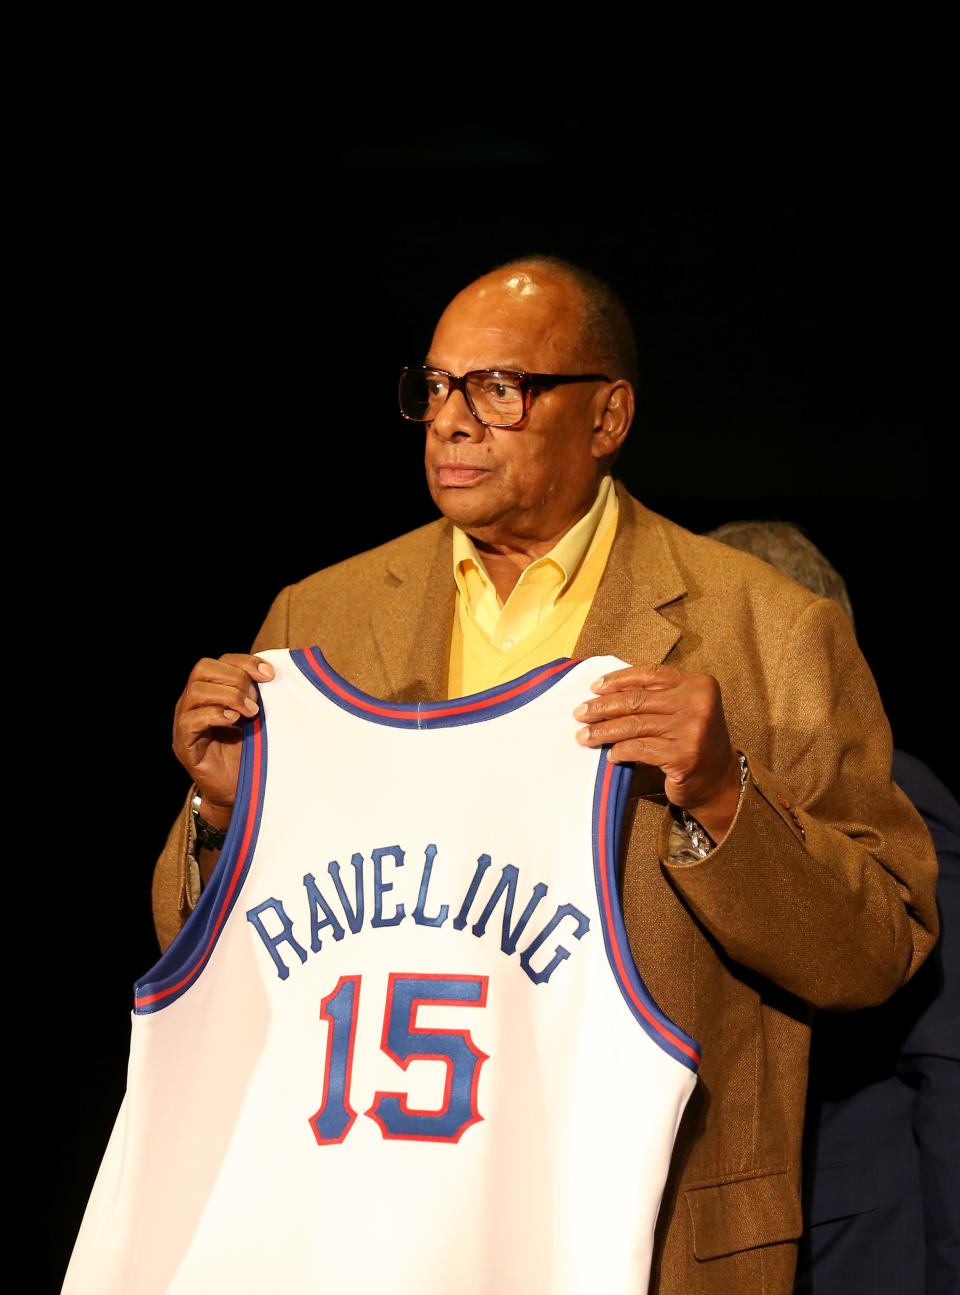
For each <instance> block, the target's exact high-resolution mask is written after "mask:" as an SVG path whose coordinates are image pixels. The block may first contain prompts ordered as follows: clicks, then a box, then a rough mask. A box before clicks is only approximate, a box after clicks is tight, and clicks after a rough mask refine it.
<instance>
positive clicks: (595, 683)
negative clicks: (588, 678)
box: [590, 674, 607, 692]
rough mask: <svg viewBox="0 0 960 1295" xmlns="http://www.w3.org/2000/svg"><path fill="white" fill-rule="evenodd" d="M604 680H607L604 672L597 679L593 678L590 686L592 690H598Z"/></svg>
mask: <svg viewBox="0 0 960 1295" xmlns="http://www.w3.org/2000/svg"><path fill="white" fill-rule="evenodd" d="M606 682H607V676H606V675H605V674H602V675H601V676H600V678H599V679H594V681H593V683H592V684H591V685H590V687H591V688H592V689H593V691H594V692H599V691H600V689H601V688H602V687H603V685H604V684H605V683H606Z"/></svg>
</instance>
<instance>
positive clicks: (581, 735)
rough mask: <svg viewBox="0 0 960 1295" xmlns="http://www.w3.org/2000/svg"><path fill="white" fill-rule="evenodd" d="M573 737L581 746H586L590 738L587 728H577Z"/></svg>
mask: <svg viewBox="0 0 960 1295" xmlns="http://www.w3.org/2000/svg"><path fill="white" fill-rule="evenodd" d="M574 736H575V737H576V739H577V741H578V742H579V743H580V745H581V746H586V744H587V742H588V740H589V738H590V730H589V728H578V729H577V731H576V733H575V734H574Z"/></svg>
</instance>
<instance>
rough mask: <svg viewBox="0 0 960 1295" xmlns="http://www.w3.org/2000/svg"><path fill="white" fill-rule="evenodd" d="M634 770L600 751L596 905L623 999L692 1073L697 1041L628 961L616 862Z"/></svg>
mask: <svg viewBox="0 0 960 1295" xmlns="http://www.w3.org/2000/svg"><path fill="white" fill-rule="evenodd" d="M632 774H633V770H632V769H631V768H630V767H629V766H627V765H620V764H613V763H612V762H611V761H610V760H608V759H607V748H606V747H604V748H603V749H602V750H601V752H600V767H599V769H598V770H597V780H596V785H595V787H594V795H593V863H594V876H595V880H596V886H597V901H598V903H599V906H600V925H601V926H602V928H603V943H604V947H605V949H606V951H607V961H608V962H609V963H610V970H611V971H612V972H613V975H614V979H615V980H616V982H617V985H618V987H619V989H620V992H621V994H622V995H623V998H624V1001H625V1002H626V1004H627V1006H628V1007H629V1009H630V1011H631V1012H632V1013H633V1015H634V1017H635V1018H636V1019H637V1021H638V1022H639V1023H640V1025H641V1027H642V1028H643V1030H644V1031H645V1032H646V1033H647V1034H648V1035H649V1037H650V1038H651V1039H652V1040H653V1042H654V1043H656V1044H657V1046H658V1047H660V1048H662V1049H663V1051H664V1052H666V1053H668V1054H669V1055H670V1056H671V1057H673V1058H674V1059H675V1060H677V1061H679V1062H680V1063H681V1064H682V1065H684V1066H686V1067H687V1069H688V1070H692V1071H694V1072H696V1071H697V1068H698V1067H699V1065H700V1056H701V1053H700V1045H699V1044H698V1043H697V1042H696V1040H695V1039H692V1038H691V1037H690V1035H689V1034H685V1033H684V1031H683V1030H681V1029H680V1027H679V1026H678V1025H675V1024H674V1023H673V1021H671V1020H670V1018H669V1017H668V1016H665V1015H664V1013H663V1012H662V1011H661V1010H660V1008H659V1007H658V1006H657V1004H656V1003H655V1002H654V1000H653V997H652V996H651V994H650V991H649V990H648V989H647V987H646V985H645V984H644V983H643V980H642V979H641V976H640V973H639V971H638V970H637V968H636V964H635V963H634V961H633V954H632V953H631V951H630V943H629V941H628V939H627V928H626V924H625V923H624V920H623V906H622V904H621V903H620V894H619V888H618V876H617V861H618V859H619V857H620V833H621V827H622V824H623V812H624V809H625V808H626V801H627V792H628V790H629V788H630V779H631V777H632Z"/></svg>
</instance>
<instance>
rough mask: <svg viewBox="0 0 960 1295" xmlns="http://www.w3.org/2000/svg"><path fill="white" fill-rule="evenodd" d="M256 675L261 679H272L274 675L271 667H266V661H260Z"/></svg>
mask: <svg viewBox="0 0 960 1295" xmlns="http://www.w3.org/2000/svg"><path fill="white" fill-rule="evenodd" d="M257 674H258V675H260V677H261V678H262V679H272V678H273V675H274V670H273V666H272V665H268V664H267V662H266V661H261V662H260V664H259V665H258V666H257Z"/></svg>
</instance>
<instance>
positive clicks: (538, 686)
mask: <svg viewBox="0 0 960 1295" xmlns="http://www.w3.org/2000/svg"><path fill="white" fill-rule="evenodd" d="M290 656H291V658H292V660H293V663H294V665H296V666H297V668H298V669H299V670H300V672H301V673H302V674H303V675H304V677H305V678H306V679H308V680H309V681H310V683H312V684H313V686H314V687H315V688H318V689H319V690H320V692H322V693H323V694H324V696H325V697H328V698H329V699H330V701H332V702H333V703H334V704H335V705H337V706H339V707H341V709H343V710H346V711H349V712H350V713H351V714H352V715H357V716H358V717H359V718H360V719H366V720H370V721H372V722H373V723H375V724H387V725H389V726H390V727H391V728H454V727H456V726H457V725H459V724H475V723H477V722H478V721H479V720H487V719H494V718H496V716H498V715H506V714H507V713H508V712H510V711H512V710H518V709H519V708H520V707H521V706H525V705H526V704H527V702H529V701H532V700H533V699H534V698H535V697H539V696H540V695H541V694H542V693H544V692H546V691H547V689H548V688H552V687H553V685H554V684H555V683H557V682H558V681H559V680H560V679H562V678H563V676H564V675H565V674H567V673H568V671H570V670H572V669H573V667H574V666H575V665H579V661H578V660H575V659H573V658H570V657H563V658H561V659H560V660H557V661H551V662H550V663H549V665H544V666H538V667H537V668H536V669H535V670H530V671H529V672H528V673H527V674H525V675H521V676H520V678H519V679H511V680H510V681H509V682H508V683H504V684H498V685H497V687H496V688H488V689H487V691H486V692H478V693H474V694H473V695H472V696H470V697H458V698H454V699H453V700H452V701H430V702H386V701H378V700H377V698H375V697H370V696H369V695H368V694H367V693H365V692H361V691H360V689H359V688H354V687H353V685H352V684H349V683H347V681H346V679H344V678H343V676H342V675H339V674H337V672H336V671H335V670H333V669H331V667H330V666H329V665H328V663H327V662H326V661H325V660H324V657H323V654H322V653H321V651H320V649H319V648H316V647H314V648H298V649H296V650H294V651H291V653H290Z"/></svg>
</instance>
